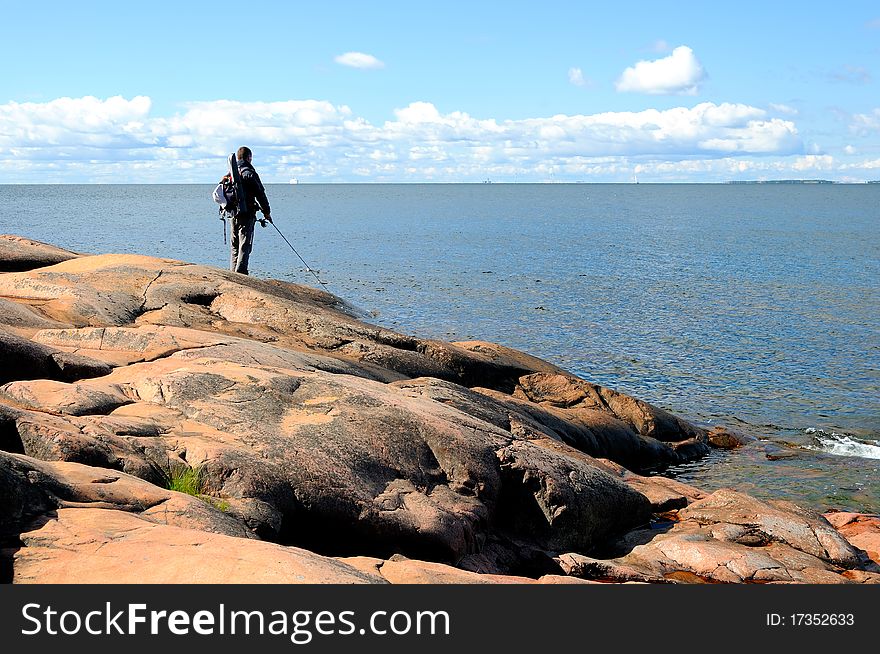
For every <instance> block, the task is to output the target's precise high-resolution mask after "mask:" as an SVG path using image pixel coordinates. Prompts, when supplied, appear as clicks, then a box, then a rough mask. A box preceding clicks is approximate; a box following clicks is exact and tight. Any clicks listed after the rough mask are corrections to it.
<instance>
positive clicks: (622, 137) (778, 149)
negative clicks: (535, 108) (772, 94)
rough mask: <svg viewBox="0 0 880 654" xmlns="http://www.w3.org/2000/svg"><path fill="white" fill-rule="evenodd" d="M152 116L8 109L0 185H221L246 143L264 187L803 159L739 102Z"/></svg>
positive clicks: (783, 131) (247, 106) (303, 105)
mask: <svg viewBox="0 0 880 654" xmlns="http://www.w3.org/2000/svg"><path fill="white" fill-rule="evenodd" d="M150 112H151V103H150V100H149V98H146V97H138V98H134V99H132V100H125V99H123V98H109V99H107V100H99V99H96V98H91V97H86V98H79V99H70V98H62V99H60V100H54V101H52V102H48V103H42V104H40V103H29V104H16V103H8V104H5V105H0V167H2V168H3V169H4V171H5V172H4V175H3V177H4V180H6V181H10V182H15V181H34V182H45V181H65V180H67V181H81V180H86V181H88V180H93V181H107V180H108V178H110V179H113V180H115V181H171V182H173V181H206V180H207V181H213V180H214V177H215V176H216V172H217V169H218V167H219V168H221V169H222V167H223V165H224V164H223V158H224V157H225V155H226V153H228V152H231V151H233V150H234V149H235V148H237V147H238V146H240V145H249V146H250V147H252V148H253V149H254V151H255V156H256V161H257V163H258V167H259V168H260V171H261V174H262V175H263V176H264V178H265V179H266V180H268V181H272V180H277V181H286V180H288V179H290V178H291V177H297V178H298V179H300V180H301V181H332V180H346V179H352V178H354V177H357V176H363V175H364V171H373V179H375V180H376V181H380V180H407V179H428V178H435V179H446V180H450V181H456V180H458V181H460V180H462V179H472V178H478V179H485V177H486V176H487V175H488V174H491V175H493V176H494V177H500V176H503V175H510V176H511V177H512V176H514V175H521V176H523V177H527V176H531V177H532V178H538V179H540V178H541V176H542V175H550V174H554V175H570V176H581V175H588V174H600V173H599V172H598V171H602V170H604V171H606V172H607V171H614V170H616V169H617V168H615V167H619V168H620V170H623V169H624V168H627V167H629V170H630V174H631V166H630V164H628V163H627V160H628V159H630V158H641V159H643V160H647V159H652V160H658V161H668V162H677V163H675V165H677V166H679V167H680V168H681V167H682V166H685V164H684V163H683V162H684V161H685V160H688V159H709V160H711V159H719V158H730V157H744V156H748V155H760V156H786V155H790V154H801V153H803V151H804V147H803V143H802V142H801V139H800V137H799V135H798V130H797V128H796V126H795V124H794V123H793V122H791V121H788V120H783V119H780V118H775V117H771V116H768V114H767V112H765V111H764V110H762V109H759V108H757V107H752V106H749V105H743V104H732V103H723V104H714V103H710V102H704V103H700V104H697V105H695V106H693V107H674V108H671V109H665V110H657V109H648V110H645V111H639V112H605V113H597V114H588V115H565V114H559V115H555V116H549V117H538V118H526V119H519V120H503V121H499V120H496V119H494V118H476V117H473V116H471V115H469V114H467V113H465V112H461V111H453V112H449V113H442V112H441V111H440V110H439V109H438V108H437V107H436V106H435V105H434V104H432V103H429V102H413V103H410V104H409V105H407V106H405V107H401V108H399V109H396V110H395V111H394V112H393V118H392V119H391V120H388V121H386V122H384V123H381V124H374V123H372V122H370V121H368V120H366V119H364V118H362V117H360V116H356V115H354V114H353V112H352V110H351V109H350V108H349V107H347V106H344V105H334V104H332V103H330V102H326V101H322V100H288V101H284V102H237V101H231V100H217V101H212V102H193V103H189V104H186V105H184V106H183V107H182V109H181V110H180V111H179V112H177V113H176V114H173V115H171V116H161V117H154V116H152V115H151V113H150ZM8 162H15V163H16V165H15V166H9V165H7V164H8ZM26 162H28V163H27V165H25V163H26ZM168 162H174V165H173V166H168ZM681 169H682V170H683V169H684V168H681ZM10 173H13V174H14V175H16V177H15V178H14V179H13V178H10V176H9V174H10ZM603 174H605V173H603ZM608 174H614V173H613V172H612V173H608ZM627 179H629V177H627Z"/></svg>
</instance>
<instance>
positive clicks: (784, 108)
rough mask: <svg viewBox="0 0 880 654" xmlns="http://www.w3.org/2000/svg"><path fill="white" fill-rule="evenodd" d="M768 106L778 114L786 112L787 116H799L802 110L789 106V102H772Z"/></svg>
mask: <svg viewBox="0 0 880 654" xmlns="http://www.w3.org/2000/svg"><path fill="white" fill-rule="evenodd" d="M767 106H768V107H770V111H774V112H776V113H778V114H784V115H786V116H797V115H799V114H800V111H798V110H797V109H795V108H794V107H790V106H788V105H787V104H780V103H776V102H771V103H770V104H769V105H767Z"/></svg>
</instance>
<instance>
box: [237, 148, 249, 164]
mask: <svg viewBox="0 0 880 654" xmlns="http://www.w3.org/2000/svg"><path fill="white" fill-rule="evenodd" d="M253 156H254V153H253V152H251V149H250V148H248V147H245V146H241V147H240V148H239V149H238V152H237V153H236V155H235V157H236V159H238V160H239V161H247V162H250V160H251V159H252V158H253Z"/></svg>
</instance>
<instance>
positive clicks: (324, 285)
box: [264, 220, 332, 295]
mask: <svg viewBox="0 0 880 654" xmlns="http://www.w3.org/2000/svg"><path fill="white" fill-rule="evenodd" d="M266 222H268V223H269V224H270V225H272V227H274V228H275V231H276V232H278V235H279V236H280V237H281V238H283V239H284V242H285V243H287V245H288V246H289V247H290V249H291V250H293V253H294V254H295V255H296V256H298V257H299V260H300V261H302V262H303V265H304V266H305V267H306V270H308V271H309V272H310V273H312V275H314V276H315V279H317V280H318V283H319V284H320V285H321V286H323V287H324V290H325V291H327V292H328V293H330V289H329V288H327V285H326V284H325V283H324V282H322V281H321V278H320V277H318V274H317V273H316V272H315V271H314V270H312V267H311V266H309V264H307V263H306V260H305V259H303V258H302V257H301V256H300V254H299V252H297V251H296V248H295V247H293V245H291V244H290V241H288V240H287V237H286V236H285V235H284V234H282V233H281V230H280V229H278V226H277V225H276V224H275V223H274V222H272V221H271V220H267V221H266ZM264 224H265V223H264ZM331 295H332V293H331Z"/></svg>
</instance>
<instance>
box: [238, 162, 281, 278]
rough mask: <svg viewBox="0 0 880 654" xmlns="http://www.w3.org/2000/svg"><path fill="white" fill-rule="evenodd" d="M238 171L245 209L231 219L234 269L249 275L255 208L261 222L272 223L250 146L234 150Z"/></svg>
mask: <svg viewBox="0 0 880 654" xmlns="http://www.w3.org/2000/svg"><path fill="white" fill-rule="evenodd" d="M236 156H237V162H238V173H239V176H240V177H241V185H242V187H243V189H242V190H243V191H244V209H243V211H240V212H239V213H238V214H237V215H235V217H234V218H233V219H232V238H231V241H230V242H231V244H232V261H231V265H230V267H231V269H232V270H233V272H239V273H243V274H245V275H247V274H248V260H249V259H250V256H251V250H252V249H253V247H254V226H255V224H256V222H257V211H262V212H263V218H261V219H260V224H261V225H262V226H263V227H265V226H266V222H270V223H271V222H272V216H271V209H270V208H269V199H268V198H267V197H266V189H265V188H263V182H261V181H260V176H259V175H258V174H257V171H256V170H254V167H253V165H252V164H251V160H252V159H253V153H252V152H251V149H250V148H247V147H244V146H242V147H240V148H239V149H238V152H237V153H236ZM273 224H274V223H273Z"/></svg>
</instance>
